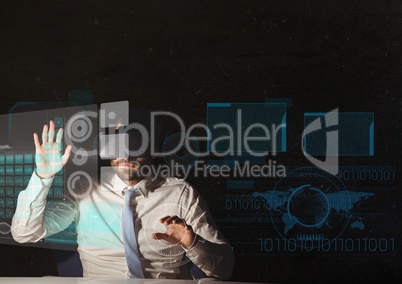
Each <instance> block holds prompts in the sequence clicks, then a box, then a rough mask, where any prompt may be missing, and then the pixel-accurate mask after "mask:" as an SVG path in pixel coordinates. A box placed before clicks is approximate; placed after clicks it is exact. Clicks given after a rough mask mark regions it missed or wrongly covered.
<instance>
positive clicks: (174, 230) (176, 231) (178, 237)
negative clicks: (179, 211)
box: [152, 216, 197, 249]
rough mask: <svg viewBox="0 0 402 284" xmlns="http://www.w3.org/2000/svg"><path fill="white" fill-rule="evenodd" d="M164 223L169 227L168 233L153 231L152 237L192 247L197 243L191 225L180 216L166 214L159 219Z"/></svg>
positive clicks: (188, 247)
mask: <svg viewBox="0 0 402 284" xmlns="http://www.w3.org/2000/svg"><path fill="white" fill-rule="evenodd" d="M159 222H161V223H162V224H165V225H167V226H168V227H169V231H168V232H167V233H153V234H152V238H153V239H155V240H166V241H168V242H170V243H172V244H180V245H181V246H183V247H185V248H187V249H190V248H192V247H193V246H194V245H195V243H196V241H197V240H196V234H195V233H194V231H193V229H192V228H191V226H189V225H187V224H186V222H185V221H184V220H183V219H182V218H180V217H178V216H166V217H164V218H162V219H160V220H159Z"/></svg>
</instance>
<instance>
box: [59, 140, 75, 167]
mask: <svg viewBox="0 0 402 284" xmlns="http://www.w3.org/2000/svg"><path fill="white" fill-rule="evenodd" d="M71 148H72V147H71V145H68V146H67V148H66V151H64V155H63V156H62V157H61V163H62V165H63V166H64V165H65V164H67V162H68V158H70V154H71Z"/></svg>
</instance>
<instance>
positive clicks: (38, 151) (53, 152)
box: [33, 120, 71, 178]
mask: <svg viewBox="0 0 402 284" xmlns="http://www.w3.org/2000/svg"><path fill="white" fill-rule="evenodd" d="M54 135H55V129H54V122H53V121H52V120H51V121H50V122H49V126H48V125H47V124H45V125H44V126H43V131H42V144H40V143H39V138H38V134H36V133H34V134H33V138H34V143H35V163H36V174H37V175H38V176H39V177H41V178H50V177H53V176H54V175H55V174H56V173H57V172H58V171H60V170H61V169H62V168H63V166H64V165H65V164H66V163H67V161H68V158H69V157H70V153H71V146H67V148H66V150H65V152H64V155H62V151H63V143H62V139H63V129H62V128H60V129H59V131H58V132H57V135H56V141H54V138H55V136H54Z"/></svg>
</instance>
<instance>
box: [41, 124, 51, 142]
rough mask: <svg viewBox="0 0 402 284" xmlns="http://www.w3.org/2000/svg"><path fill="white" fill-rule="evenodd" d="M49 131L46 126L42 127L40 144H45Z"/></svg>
mask: <svg viewBox="0 0 402 284" xmlns="http://www.w3.org/2000/svg"><path fill="white" fill-rule="evenodd" d="M48 130H49V127H48V126H47V124H45V125H43V130H42V143H43V144H45V143H46V142H47V132H48Z"/></svg>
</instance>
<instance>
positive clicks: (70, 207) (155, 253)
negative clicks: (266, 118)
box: [11, 111, 233, 279]
mask: <svg viewBox="0 0 402 284" xmlns="http://www.w3.org/2000/svg"><path fill="white" fill-rule="evenodd" d="M138 113H140V114H141V113H142V112H141V111H139V112H137V114H138ZM135 116H136V115H135V112H130V119H131V120H130V121H131V122H136V123H138V121H136V119H137V120H138V117H137V118H136V117H135ZM145 116H146V115H145ZM148 117H149V112H148ZM139 120H140V121H141V120H142V121H145V123H143V124H145V125H146V127H147V124H148V122H149V120H148V118H146V119H145V120H144V113H142V114H141V118H140V119H139ZM120 127H123V126H119V125H116V130H121V129H119V128H120ZM127 134H128V136H129V138H130V139H129V145H130V146H129V148H132V147H134V148H133V149H138V148H137V147H138V145H139V144H141V143H142V141H141V135H139V132H138V131H137V130H135V129H134V130H130V131H127ZM62 139H63V129H60V130H59V131H58V133H57V134H55V125H54V122H53V121H50V122H49V125H44V127H43V131H42V144H41V143H40V141H39V137H38V135H37V134H36V133H35V134H34V143H35V149H36V169H35V171H34V173H33V174H32V177H31V180H30V182H29V184H28V186H27V188H26V189H25V190H23V191H22V192H21V193H20V195H19V196H18V204H17V208H16V213H15V215H14V217H13V221H12V230H11V232H12V235H13V237H14V239H15V240H16V241H17V242H21V243H26V242H38V241H40V240H42V239H44V238H46V237H48V236H50V235H52V234H55V233H58V232H60V231H63V230H64V229H65V228H67V227H68V226H69V225H70V224H71V223H72V222H75V225H76V232H77V242H78V252H79V255H80V259H81V262H82V266H83V275H84V277H97V276H99V277H123V278H128V277H131V278H182V279H191V274H190V271H189V270H190V267H191V265H189V264H191V262H192V263H193V264H194V265H196V266H197V267H198V268H199V269H201V270H202V271H203V272H204V273H205V274H206V276H208V277H216V278H221V279H228V278H229V277H230V276H231V274H232V270H233V252H232V250H231V247H230V245H229V244H228V243H227V241H226V240H225V238H224V237H223V235H222V234H221V233H220V231H219V230H218V228H217V226H216V225H215V223H214V221H213V219H212V218H211V215H210V213H209V211H208V208H207V205H206V203H205V201H204V200H203V199H202V197H201V196H200V195H199V194H198V192H197V191H196V190H195V189H193V188H192V187H191V185H189V184H188V183H186V182H185V181H183V180H180V179H177V178H174V177H162V176H155V175H152V174H151V171H148V173H147V174H144V172H147V171H144V170H143V169H145V168H147V167H148V168H150V167H151V166H152V157H151V156H150V154H149V150H147V151H144V153H143V154H142V155H138V156H130V155H128V156H123V157H115V158H114V159H112V160H111V162H110V164H111V167H110V170H109V171H102V173H101V181H100V183H99V182H98V183H95V182H94V185H93V186H92V188H90V189H89V190H87V191H86V193H85V194H82V195H80V196H79V197H77V198H75V199H74V200H72V201H63V202H62V206H56V208H58V209H57V210H49V208H48V207H49V206H46V204H47V202H46V196H47V194H48V191H49V188H50V186H51V184H52V181H53V177H54V176H55V174H56V173H57V172H58V171H60V170H61V169H62V168H63V166H64V165H65V164H66V163H67V162H68V160H69V156H70V153H71V149H72V147H71V146H67V147H66V149H65V151H64V153H63V149H62V146H61V145H62ZM147 149H149V147H148V148H147ZM52 208H55V206H54V204H53V206H52Z"/></svg>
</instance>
